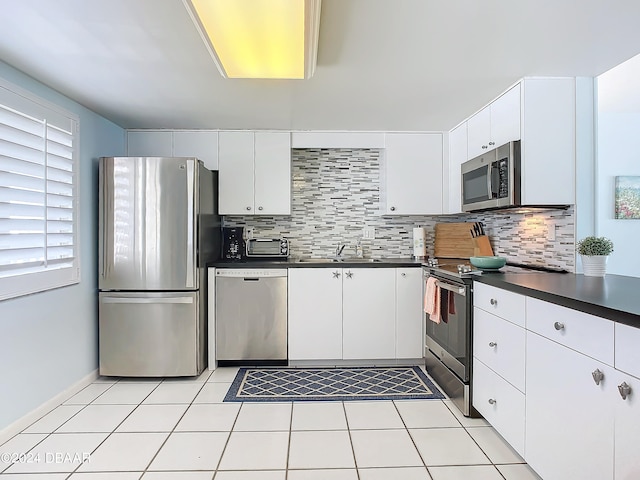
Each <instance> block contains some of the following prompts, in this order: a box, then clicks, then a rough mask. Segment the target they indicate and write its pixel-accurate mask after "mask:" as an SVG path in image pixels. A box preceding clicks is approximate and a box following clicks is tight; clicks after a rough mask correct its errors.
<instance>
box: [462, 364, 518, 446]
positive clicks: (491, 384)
mask: <svg viewBox="0 0 640 480" xmlns="http://www.w3.org/2000/svg"><path fill="white" fill-rule="evenodd" d="M525 403H526V402H525V396H524V394H523V393H522V392H521V391H519V390H518V389H517V388H515V387H514V386H513V385H511V384H510V383H509V382H507V381H506V380H504V379H503V378H502V377H500V376H499V375H498V374H497V373H495V372H494V371H493V370H491V369H490V368H489V367H487V366H486V365H485V364H484V363H482V362H481V361H480V360H478V358H476V357H474V359H473V406H474V407H475V408H476V410H478V412H480V414H481V415H482V416H483V417H484V418H485V419H486V420H487V421H488V422H489V423H490V424H491V426H492V427H494V428H495V429H496V430H497V431H498V433H500V435H502V436H503V437H504V439H505V440H506V441H507V442H509V444H510V445H511V446H512V447H513V448H514V449H515V450H516V452H518V453H519V454H520V455H522V456H524V452H525V443H524V432H525V423H524V422H525Z"/></svg>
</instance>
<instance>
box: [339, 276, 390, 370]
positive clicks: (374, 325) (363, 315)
mask: <svg viewBox="0 0 640 480" xmlns="http://www.w3.org/2000/svg"><path fill="white" fill-rule="evenodd" d="M343 275H344V278H343V280H342V282H343V283H342V358H343V359H345V360H356V359H366V360H369V359H384V358H395V356H396V347H395V328H396V327H395V281H396V278H395V269H392V268H353V269H350V268H346V269H343Z"/></svg>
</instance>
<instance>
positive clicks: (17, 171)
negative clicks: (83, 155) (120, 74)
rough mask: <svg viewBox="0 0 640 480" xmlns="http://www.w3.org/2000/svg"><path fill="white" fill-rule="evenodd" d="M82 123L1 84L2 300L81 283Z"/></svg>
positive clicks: (0, 291)
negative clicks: (79, 139) (79, 168)
mask: <svg viewBox="0 0 640 480" xmlns="http://www.w3.org/2000/svg"><path fill="white" fill-rule="evenodd" d="M77 124H78V121H77V118H75V117H74V116H73V114H70V113H67V112H64V111H61V110H60V109H58V108H55V109H54V108H51V106H48V105H47V104H46V102H44V101H38V100H35V99H34V98H33V97H32V96H31V95H30V94H25V93H24V92H21V93H16V92H15V91H13V90H12V89H10V88H7V87H6V86H4V85H0V300H3V299H7V298H12V297H16V296H19V295H24V294H28V293H34V292H38V291H43V290H48V289H51V288H57V287H60V286H64V285H69V284H72V283H77V282H78V281H79V259H78V231H77V184H76V183H77V138H76V137H77V130H78V128H77Z"/></svg>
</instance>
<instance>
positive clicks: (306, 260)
mask: <svg viewBox="0 0 640 480" xmlns="http://www.w3.org/2000/svg"><path fill="white" fill-rule="evenodd" d="M338 261H339V260H337V259H335V258H299V259H298V260H296V262H298V263H333V262H338Z"/></svg>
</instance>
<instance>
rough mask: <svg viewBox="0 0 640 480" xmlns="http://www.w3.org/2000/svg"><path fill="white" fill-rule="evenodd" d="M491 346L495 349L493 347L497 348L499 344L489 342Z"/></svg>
mask: <svg viewBox="0 0 640 480" xmlns="http://www.w3.org/2000/svg"><path fill="white" fill-rule="evenodd" d="M489 346H490V347H491V348H493V347H497V346H498V344H497V343H496V342H489Z"/></svg>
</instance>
